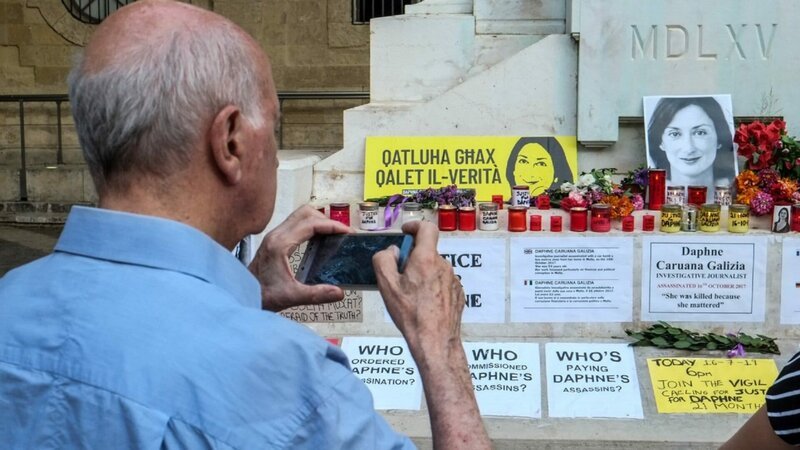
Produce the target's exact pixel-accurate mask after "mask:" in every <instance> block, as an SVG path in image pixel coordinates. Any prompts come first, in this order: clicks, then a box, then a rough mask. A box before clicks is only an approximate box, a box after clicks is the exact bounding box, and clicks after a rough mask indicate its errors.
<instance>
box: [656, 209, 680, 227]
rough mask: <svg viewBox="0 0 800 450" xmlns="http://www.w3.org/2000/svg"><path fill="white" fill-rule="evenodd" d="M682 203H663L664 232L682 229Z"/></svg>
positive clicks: (662, 220)
mask: <svg viewBox="0 0 800 450" xmlns="http://www.w3.org/2000/svg"><path fill="white" fill-rule="evenodd" d="M681 215H682V208H681V205H675V204H672V205H661V226H660V227H659V230H660V231H661V232H662V233H677V232H678V231H681Z"/></svg>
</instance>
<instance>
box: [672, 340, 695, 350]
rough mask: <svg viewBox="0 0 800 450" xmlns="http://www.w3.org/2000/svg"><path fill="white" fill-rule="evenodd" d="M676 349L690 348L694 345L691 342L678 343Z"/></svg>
mask: <svg viewBox="0 0 800 450" xmlns="http://www.w3.org/2000/svg"><path fill="white" fill-rule="evenodd" d="M674 346H675V348H689V347H691V346H692V343H691V342H689V341H678V342H676V343H675V344H674Z"/></svg>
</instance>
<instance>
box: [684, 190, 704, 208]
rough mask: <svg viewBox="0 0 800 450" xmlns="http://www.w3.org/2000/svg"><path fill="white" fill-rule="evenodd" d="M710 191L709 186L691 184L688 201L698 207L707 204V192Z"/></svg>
mask: <svg viewBox="0 0 800 450" xmlns="http://www.w3.org/2000/svg"><path fill="white" fill-rule="evenodd" d="M707 193H708V187H707V186H689V195H687V199H686V203H688V204H690V205H695V206H697V207H698V208H699V207H701V206H703V205H705V204H706V203H707V202H706V194H707Z"/></svg>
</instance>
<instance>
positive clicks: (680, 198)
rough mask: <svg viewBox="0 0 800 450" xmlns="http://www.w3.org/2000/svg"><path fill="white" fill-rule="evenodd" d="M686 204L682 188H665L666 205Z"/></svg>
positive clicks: (684, 189)
mask: <svg viewBox="0 0 800 450" xmlns="http://www.w3.org/2000/svg"><path fill="white" fill-rule="evenodd" d="M685 203H686V188H685V187H683V186H667V204H668V205H683V204H685Z"/></svg>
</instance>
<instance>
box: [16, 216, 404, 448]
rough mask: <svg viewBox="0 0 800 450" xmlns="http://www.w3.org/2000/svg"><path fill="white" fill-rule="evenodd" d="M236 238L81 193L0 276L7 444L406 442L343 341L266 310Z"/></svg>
mask: <svg viewBox="0 0 800 450" xmlns="http://www.w3.org/2000/svg"><path fill="white" fill-rule="evenodd" d="M260 303H261V300H260V287H259V284H258V282H257V281H256V280H255V278H254V277H253V276H252V275H251V274H250V273H249V272H248V271H247V270H246V268H245V267H244V266H242V265H241V264H240V263H239V262H238V261H237V260H236V258H234V257H233V256H232V255H231V254H230V252H228V251H227V250H226V249H224V248H223V247H221V246H220V245H218V244H217V243H216V242H214V241H213V240H212V239H210V238H209V237H208V236H206V235H205V234H203V233H201V232H200V231H198V230H196V229H194V228H191V227H188V226H186V225H183V224H181V223H178V222H173V221H169V220H165V219H159V218H154V217H147V216H139V215H134V214H126V213H120V212H113V211H107V210H102V209H92V208H81V207H75V208H74V209H73V211H72V212H71V213H70V216H69V219H68V221H67V224H66V226H65V228H64V232H63V234H62V236H61V238H60V239H59V241H58V244H57V245H56V248H55V251H54V253H53V254H51V255H49V256H47V257H45V258H42V259H40V260H37V261H34V262H32V263H30V264H28V265H26V266H23V267H21V268H18V269H16V270H13V271H11V272H9V273H8V274H7V275H6V276H5V277H3V278H2V279H0V442H2V443H3V444H2V446H3V448H11V449H17V448H36V449H63V448H115V449H119V448H137V449H158V448H191V449H203V448H220V449H233V448H235V449H243V448H313V449H319V448H348V449H350V448H365V449H373V448H404V447H413V445H412V444H411V442H410V441H409V440H408V439H407V438H406V437H403V436H401V435H398V434H396V433H395V432H394V431H392V430H391V428H390V427H389V426H388V425H387V424H386V422H385V421H384V420H383V418H382V417H381V416H380V415H378V414H377V413H376V412H375V411H374V409H373V406H372V397H371V396H370V394H369V391H368V390H367V389H366V387H365V386H364V385H363V383H361V381H359V380H358V379H357V378H355V376H354V375H353V374H352V373H351V372H350V370H349V367H348V365H347V359H346V357H345V356H344V354H343V353H342V352H341V351H340V350H339V349H338V348H337V347H334V346H332V345H330V344H328V343H327V342H326V341H325V340H324V339H322V338H320V337H319V336H317V335H315V334H314V333H312V332H311V331H310V330H309V329H308V328H306V327H304V326H302V325H299V324H296V323H294V322H292V321H289V320H286V319H284V318H282V317H280V316H279V315H276V314H273V313H270V312H265V311H261V310H260Z"/></svg>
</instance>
